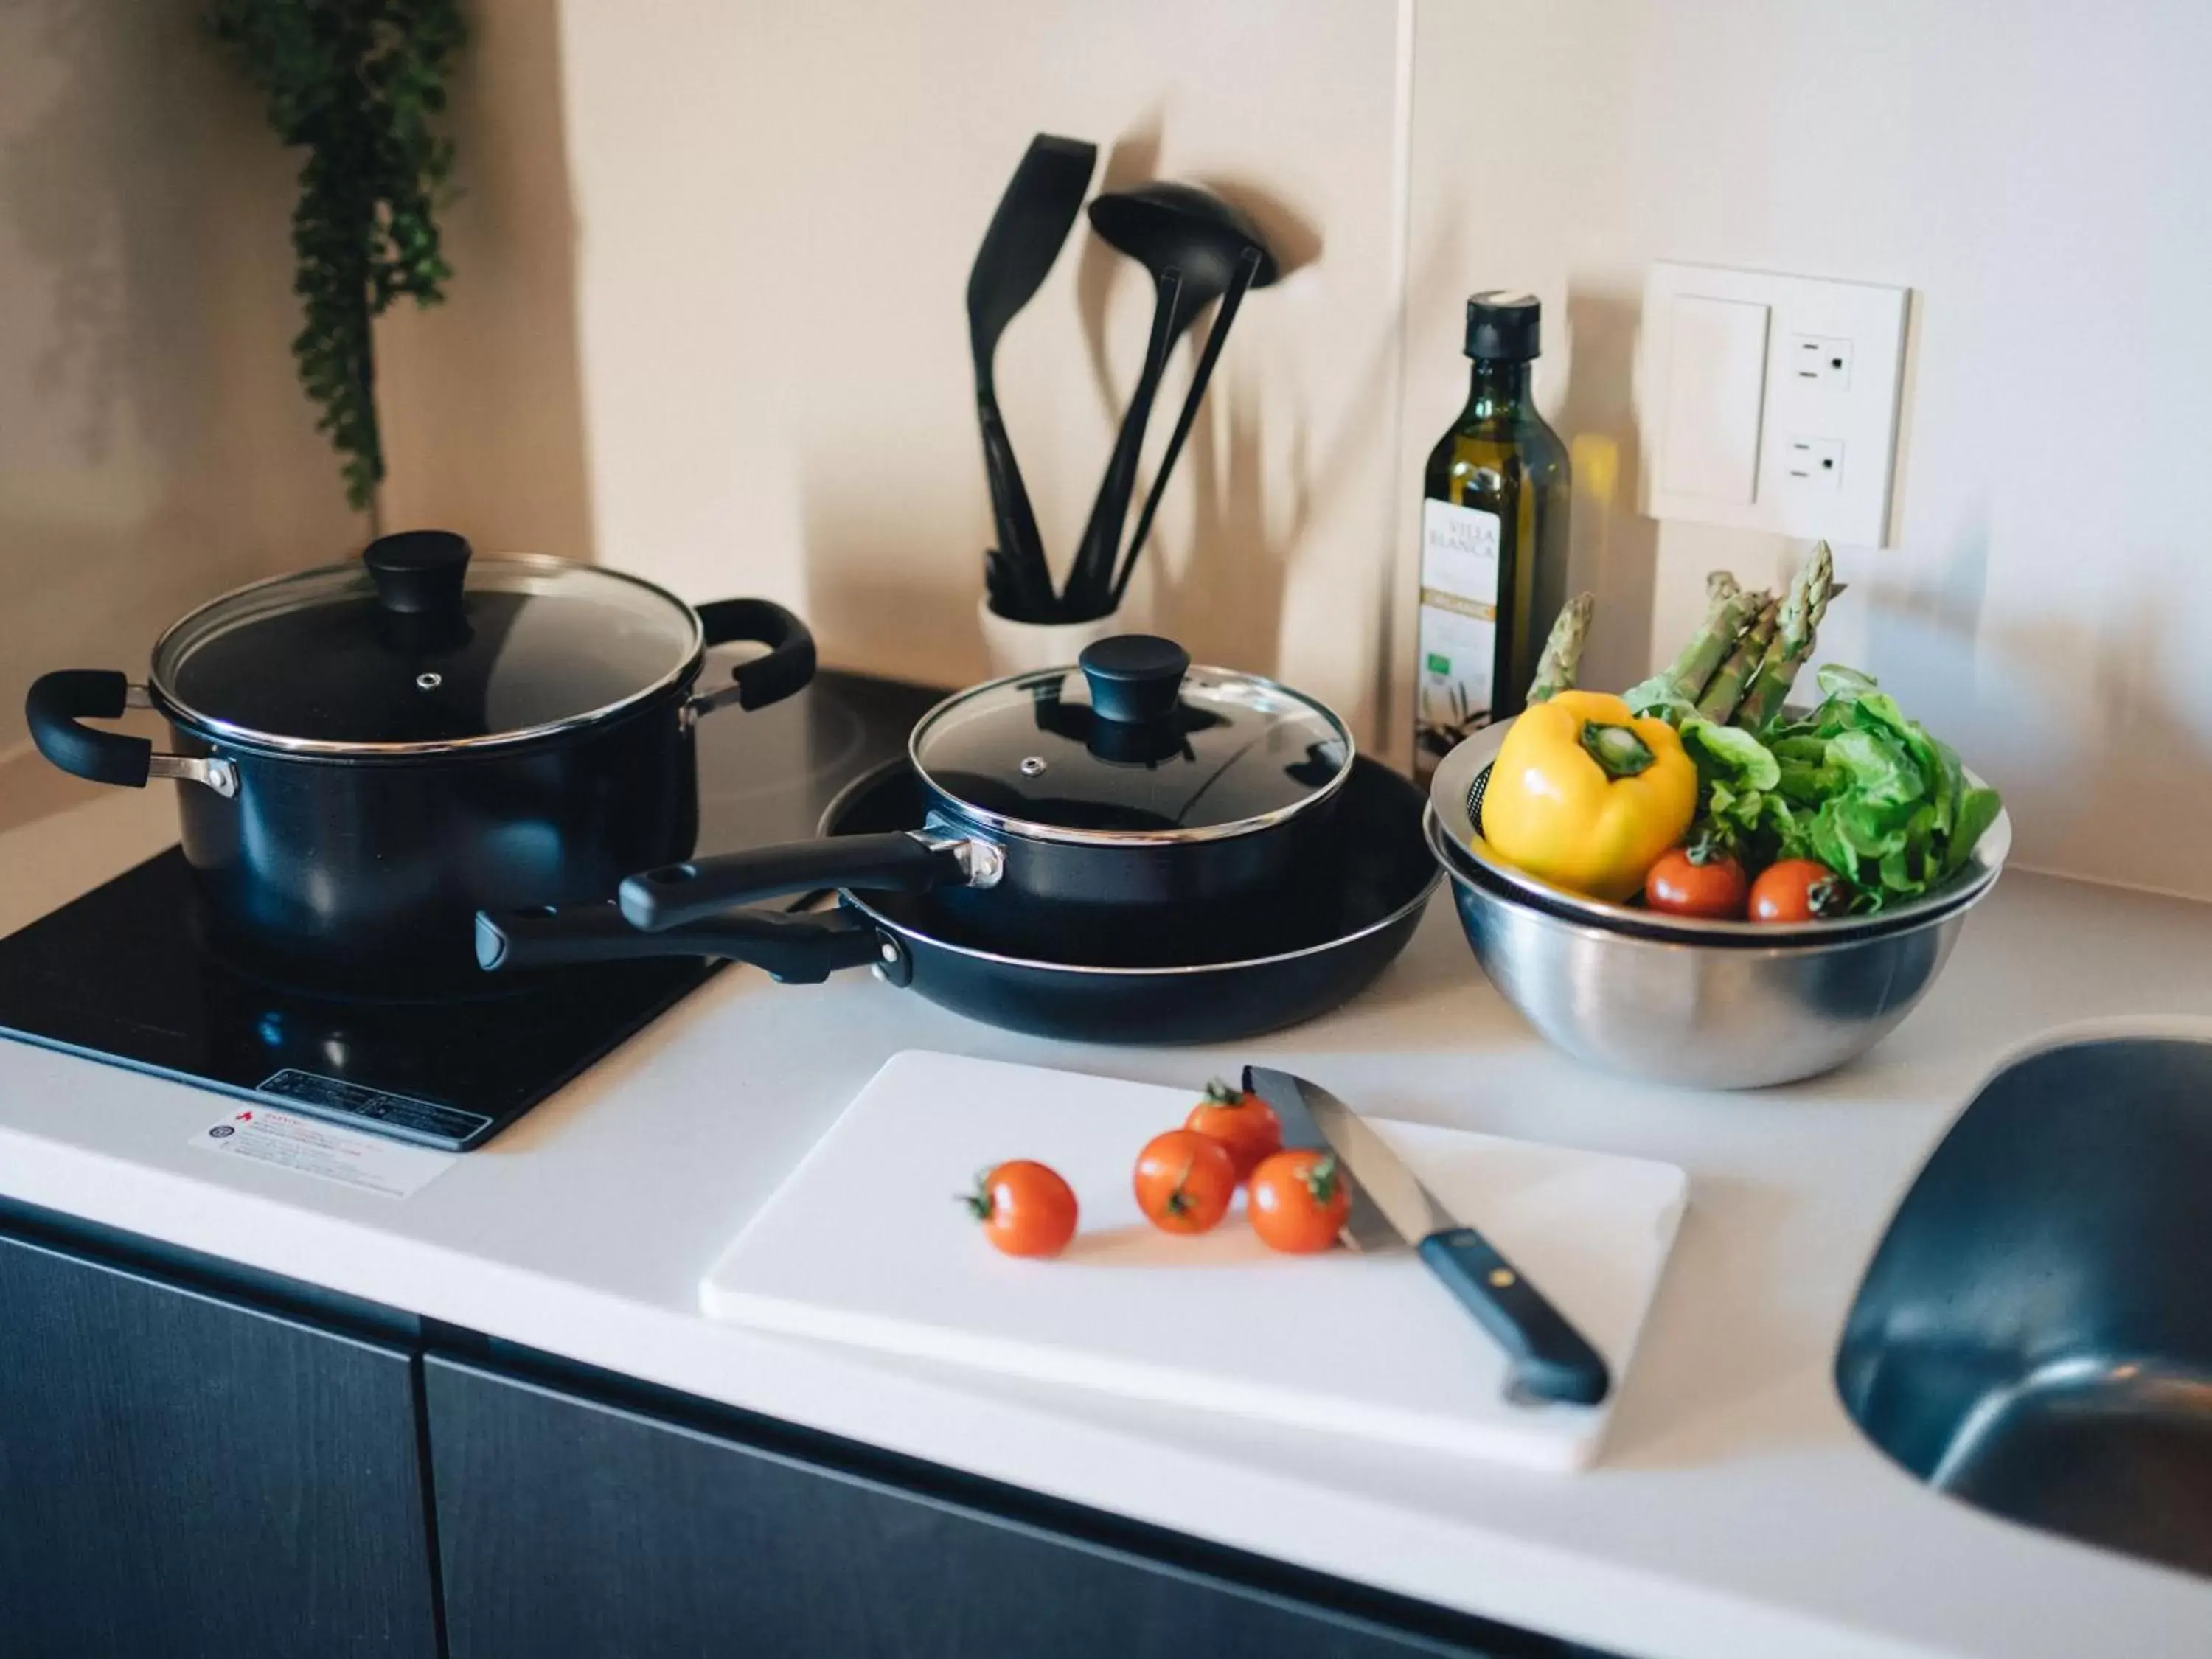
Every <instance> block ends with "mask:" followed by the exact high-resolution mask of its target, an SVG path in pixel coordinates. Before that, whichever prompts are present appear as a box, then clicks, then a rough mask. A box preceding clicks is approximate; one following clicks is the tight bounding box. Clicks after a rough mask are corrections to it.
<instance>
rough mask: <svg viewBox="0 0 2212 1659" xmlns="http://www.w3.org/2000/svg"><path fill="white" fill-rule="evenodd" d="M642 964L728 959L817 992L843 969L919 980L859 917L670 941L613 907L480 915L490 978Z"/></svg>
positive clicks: (691, 932)
mask: <svg viewBox="0 0 2212 1659" xmlns="http://www.w3.org/2000/svg"><path fill="white" fill-rule="evenodd" d="M631 957H726V958H727V959H728V960H730V961H732V962H749V963H751V964H752V965H753V966H754V967H756V968H761V969H766V970H767V972H768V975H769V977H770V978H771V979H775V980H777V981H781V982H783V983H786V984H793V985H818V984H819V983H821V981H823V980H825V979H827V978H828V977H829V975H831V974H834V973H836V971H837V970H838V969H841V968H866V967H876V968H879V969H882V970H883V975H884V978H885V979H887V980H889V981H890V982H891V983H892V984H894V985H904V984H905V983H907V982H908V981H909V980H910V979H912V978H913V977H914V964H913V960H912V958H911V957H908V955H907V951H906V946H905V945H903V944H902V943H901V942H900V940H899V939H897V938H896V937H895V936H893V935H891V934H889V933H878V931H877V929H876V927H875V925H874V924H873V923H872V922H871V921H868V920H867V918H866V917H865V916H863V915H860V913H859V912H858V911H854V910H837V911H835V912H833V913H831V914H830V915H824V916H793V915H783V914H781V913H780V912H776V911H772V910H743V911H737V912H734V913H732V914H731V915H722V916H716V917H715V918H714V919H713V920H712V921H702V922H695V923H693V924H692V925H691V926H690V927H682V928H677V929H674V930H672V931H671V932H668V933H640V932H638V930H637V929H636V928H635V927H631V926H630V925H629V922H627V921H624V920H623V914H622V909H621V907H620V906H618V905H616V904H614V903H612V902H604V903H599V904H571V905H546V906H544V908H540V909H536V910H511V911H505V912H501V913H500V914H497V915H494V914H493V913H491V912H489V911H485V910H479V911H478V912H477V966H478V967H480V968H482V969H483V970H484V971H485V972H487V973H505V972H509V971H513V970H518V969H526V968H551V967H558V966H562V965H563V964H566V963H580V962H619V961H623V960H626V959H628V958H631Z"/></svg>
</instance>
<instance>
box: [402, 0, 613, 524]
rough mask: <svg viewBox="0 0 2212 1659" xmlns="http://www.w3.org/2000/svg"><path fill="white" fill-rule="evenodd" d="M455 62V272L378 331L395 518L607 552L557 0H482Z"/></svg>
mask: <svg viewBox="0 0 2212 1659" xmlns="http://www.w3.org/2000/svg"><path fill="white" fill-rule="evenodd" d="M468 15H469V21H470V27H471V40H470V44H469V47H468V50H467V51H466V52H465V53H464V54H463V55H462V57H461V58H460V59H459V62H458V64H456V65H455V67H454V72H453V82H452V87H451V92H452V100H453V101H452V104H451V106H450V109H449V112H448V113H449V131H451V132H452V133H453V141H454V144H455V147H456V150H457V159H456V161H455V164H454V178H453V200H452V201H451V202H450V203H449V204H447V207H446V208H445V210H444V211H443V212H442V214H441V219H440V224H441V234H442V236H443V238H444V242H445V246H446V252H447V259H448V261H449V262H450V263H451V264H452V265H453V269H454V271H455V276H454V279H453V283H452V284H451V285H450V286H449V288H448V290H447V299H446V301H445V303H444V304H442V305H439V306H435V307H431V308H429V309H428V310H418V309H416V307H412V306H402V307H398V308H397V309H395V310H392V311H390V312H387V313H385V315H384V317H383V318H382V319H380V321H379V323H378V325H377V342H376V349H377V375H378V386H379V392H378V399H379V410H380V416H381V418H382V421H383V423H384V428H385V464H386V468H387V469H388V471H387V476H386V480H385V488H384V495H383V503H382V505H383V508H384V517H385V522H386V525H388V526H391V527H392V528H393V529H403V528H405V527H407V526H420V525H428V524H435V525H438V526H441V527H443V528H446V529H450V530H458V531H459V532H462V533H463V534H464V535H465V536H468V537H469V538H471V540H473V541H474V542H475V543H476V544H477V545H478V546H479V547H482V548H484V549H486V550H529V551H537V552H543V553H557V554H559V555H561V556H563V557H566V558H572V559H588V558H590V557H591V556H592V539H593V538H592V509H591V479H590V471H589V467H588V465H587V462H586V439H585V411H584V401H583V386H582V381H581V380H580V368H579V365H578V361H577V346H576V222H575V216H574V210H573V208H572V205H571V202H570V197H569V180H568V139H567V135H566V133H565V131H563V128H562V110H561V29H560V5H559V0H479V3H477V4H475V5H473V6H471V7H470V8H469V13H468Z"/></svg>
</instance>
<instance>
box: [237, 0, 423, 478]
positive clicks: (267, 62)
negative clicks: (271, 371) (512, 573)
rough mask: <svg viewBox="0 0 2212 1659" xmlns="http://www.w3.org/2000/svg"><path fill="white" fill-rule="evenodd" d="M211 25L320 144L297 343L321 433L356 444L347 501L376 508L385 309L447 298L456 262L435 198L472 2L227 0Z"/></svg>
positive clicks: (305, 220) (299, 129) (303, 133)
mask: <svg viewBox="0 0 2212 1659" xmlns="http://www.w3.org/2000/svg"><path fill="white" fill-rule="evenodd" d="M207 23H208V27H209V29H210V32H211V33H213V34H214V36H215V38H216V40H219V41H221V42H222V44H223V45H224V46H227V47H228V48H229V49H230V50H231V52H233V53H234V55H235V56H236V58H238V61H239V63H240V64H241V65H242V66H243V67H244V69H245V70H246V74H247V76H249V77H250V78H251V79H252V82H253V84H254V85H255V86H256V87H258V88H259V89H260V90H261V92H262V93H263V94H264V95H265V96H266V98H267V99H268V105H269V123H270V125H271V126H272V127H274V128H275V129H276V136H277V137H279V138H281V139H282V140H283V142H284V143H285V144H286V145H288V146H296V147H298V148H301V149H305V150H306V151H307V162H306V165H305V166H303V167H301V169H300V202H299V205H298V206H297V207H296V208H295V209H294V210H293V213H292V250H293V252H294V253H295V256H296V257H297V258H298V260H299V269H298V271H297V273H296V274H295V276H294V277H293V281H292V288H293V291H294V292H295V293H296V294H298V295H299V296H300V301H301V310H302V311H303V313H305V316H306V319H307V322H306V326H305V327H303V328H302V329H301V331H300V335H299V337H298V338H297V339H295V340H294V341H293V342H292V355H293V356H295V357H296V358H298V359H299V362H300V381H301V385H302V386H305V387H306V388H307V395H308V397H310V398H313V400H314V401H315V403H316V404H319V406H320V408H321V410H322V416H321V418H320V419H319V421H317V422H316V428H317V430H319V431H322V432H327V433H329V434H330V435H331V446H332V447H334V448H336V449H337V452H338V453H339V454H340V455H342V456H343V457H344V463H343V468H342V471H343V473H344V476H345V485H346V500H347V501H348V502H349V503H350V504H351V505H352V506H353V507H354V508H355V510H356V511H362V510H367V511H369V512H371V513H374V507H375V501H376V489H377V486H378V485H379V484H380V483H382V482H383V481H384V443H383V440H382V437H381V435H380V433H379V431H378V429H377V422H376V350H375V341H374V335H373V333H372V331H371V329H370V326H369V325H370V324H371V322H372V321H373V320H374V319H375V318H377V317H379V316H380V315H382V314H383V313H384V311H385V310H386V308H387V307H389V306H390V305H391V304H392V301H394V300H396V299H398V298H399V297H400V296H401V295H406V296H407V297H409V298H410V299H412V300H413V301H415V302H416V304H417V305H424V306H427V305H435V304H436V303H437V302H438V301H440V300H441V299H443V298H444V297H445V283H446V282H447V278H449V277H450V276H452V275H453V270H452V268H451V267H450V266H448V265H447V264H446V261H445V258H444V256H443V254H442V253H441V252H440V248H439V243H438V225H437V221H436V219H435V217H434V216H433V213H432V209H433V208H434V207H435V206H438V205H441V204H442V202H443V200H444V188H445V185H446V183H447V179H449V178H450V177H451V175H452V173H453V141H452V140H451V139H450V138H446V137H441V136H440V135H439V134H438V133H437V131H435V127H434V125H433V124H434V122H435V118H437V117H438V116H439V115H441V113H442V112H444V110H445V107H446V74H447V68H448V66H449V65H450V64H451V62H452V60H453V55H454V54H455V53H456V52H458V51H459V48H460V46H461V45H462V43H463V42H464V41H465V39H466V38H467V30H466V28H465V26H464V25H463V23H462V21H461V14H460V8H459V4H458V3H457V0H212V3H211V4H210V8H209V10H208V13H207Z"/></svg>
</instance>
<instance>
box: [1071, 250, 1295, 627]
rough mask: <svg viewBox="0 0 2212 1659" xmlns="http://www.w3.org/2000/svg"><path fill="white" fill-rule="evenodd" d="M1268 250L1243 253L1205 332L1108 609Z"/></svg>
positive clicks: (1117, 602) (1133, 565)
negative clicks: (1239, 310)
mask: <svg viewBox="0 0 2212 1659" xmlns="http://www.w3.org/2000/svg"><path fill="white" fill-rule="evenodd" d="M1266 254H1267V250H1266V249H1265V248H1262V247H1259V246H1252V247H1248V248H1246V249H1245V250H1244V253H1243V258H1240V259H1239V260H1238V261H1237V276H1236V279H1235V280H1234V281H1232V282H1231V283H1230V284H1229V292H1228V293H1226V294H1225V295H1222V296H1221V309H1220V310H1219V311H1218V312H1216V313H1214V317H1213V326H1212V328H1210V329H1208V330H1207V331H1206V349H1205V350H1203V351H1201V352H1200V353H1199V356H1198V367H1197V368H1195V369H1194V370H1193V371H1192V372H1191V377H1190V394H1189V396H1188V397H1186V398H1184V399H1183V400H1182V414H1180V415H1178V416H1176V424H1175V431H1174V432H1173V433H1171V434H1170V435H1169V438H1168V447H1167V449H1166V452H1165V453H1163V454H1162V455H1161V457H1160V470H1159V471H1158V472H1156V473H1155V474H1153V475H1152V494H1151V495H1147V496H1146V497H1145V510H1144V511H1143V512H1141V513H1139V514H1137V530H1136V533H1135V534H1134V535H1133V536H1131V537H1130V538H1129V550H1128V552H1127V553H1126V554H1124V555H1123V556H1122V558H1121V574H1119V575H1117V576H1115V578H1114V595H1113V599H1112V600H1111V602H1110V604H1109V607H1108V608H1109V610H1113V611H1119V610H1120V609H1121V595H1122V594H1123V593H1124V592H1127V590H1128V586H1129V578H1130V577H1132V576H1133V575H1135V574H1137V556H1138V555H1139V553H1141V552H1143V551H1144V550H1145V538H1146V536H1148V535H1150V534H1151V533H1152V520H1153V518H1154V516H1155V515H1156V514H1157V513H1158V512H1159V510H1160V497H1161V496H1163V495H1166V494H1167V489H1168V475H1169V474H1170V473H1171V472H1173V471H1175V464H1176V458H1177V457H1178V456H1180V455H1181V454H1182V445H1183V440H1184V439H1186V438H1188V437H1189V436H1190V428H1191V426H1192V424H1193V422H1195V421H1196V420H1197V419H1198V405H1199V401H1200V399H1201V398H1204V397H1205V396H1206V382H1207V381H1208V380H1212V378H1213V366H1214V364H1215V363H1217V362H1219V361H1220V358H1221V347H1222V343H1223V342H1224V341H1225V340H1227V339H1228V337H1229V325H1230V324H1231V323H1233V322H1235V321H1236V320H1237V307H1239V306H1241V305H1243V303H1244V295H1245V291H1246V290H1247V289H1250V288H1252V287H1254V286H1255V285H1256V283H1257V282H1258V280H1259V275H1260V262H1261V259H1262V258H1265V257H1266Z"/></svg>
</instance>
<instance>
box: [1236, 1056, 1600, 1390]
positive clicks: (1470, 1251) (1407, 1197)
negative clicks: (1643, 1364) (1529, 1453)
mask: <svg viewBox="0 0 2212 1659" xmlns="http://www.w3.org/2000/svg"><path fill="white" fill-rule="evenodd" d="M1244 1087H1245V1090H1246V1091H1247V1092H1248V1093H1251V1094H1255V1095H1257V1096H1259V1097H1260V1098H1261V1099H1262V1100H1264V1101H1266V1102H1267V1104H1268V1105H1269V1106H1270V1107H1272V1108H1273V1109H1274V1113H1275V1116H1276V1118H1277V1119H1278V1120H1279V1121H1280V1122H1281V1124H1282V1129H1283V1145H1284V1146H1286V1147H1310V1148H1312V1149H1314V1150H1316V1151H1319V1150H1323V1149H1326V1150H1328V1151H1329V1152H1334V1153H1335V1154H1336V1156H1337V1157H1338V1158H1339V1159H1340V1160H1341V1161H1342V1163H1343V1164H1344V1167H1345V1169H1346V1170H1347V1171H1348V1172H1349V1173H1350V1174H1351V1176H1352V1204H1351V1207H1350V1209H1349V1210H1348V1211H1347V1212H1346V1216H1345V1221H1344V1228H1343V1231H1342V1232H1341V1233H1340V1237H1341V1238H1342V1240H1343V1242H1344V1243H1346V1245H1347V1246H1349V1247H1350V1248H1352V1249H1360V1250H1371V1249H1382V1248H1389V1247H1390V1246H1392V1245H1410V1246H1411V1247H1413V1249H1415V1250H1416V1251H1418V1252H1419V1255H1420V1258H1421V1261H1422V1263H1423V1264H1424V1265H1425V1267H1427V1268H1428V1269H1429V1271H1430V1272H1431V1273H1433V1274H1435V1275H1436V1277H1437V1279H1438V1280H1440V1281H1441V1282H1442V1283H1443V1285H1444V1287H1445V1288H1446V1289H1447V1290H1449V1291H1450V1292H1451V1293H1452V1294H1453V1295H1454V1296H1455V1297H1457V1298H1458V1299H1459V1301H1460V1304H1461V1305H1462V1306H1463V1307H1465V1308H1466V1309H1467V1310H1468V1312H1469V1313H1471V1314H1473V1315H1474V1317H1475V1320H1476V1322H1478V1323H1480V1325H1481V1326H1482V1328H1484V1329H1485V1330H1486V1331H1487V1332H1489V1334H1491V1336H1492V1338H1493V1339H1494V1340H1496V1341H1497V1342H1498V1346H1501V1347H1503V1348H1504V1350H1505V1353H1506V1358H1507V1360H1508V1362H1509V1363H1508V1365H1507V1370H1506V1379H1505V1391H1506V1394H1507V1395H1508V1397H1509V1398H1511V1399H1514V1400H1516V1401H1561V1402H1565V1403H1570V1404H1573V1405H1578V1406H1595V1405H1596V1404H1597V1403H1598V1402H1599V1401H1602V1400H1603V1399H1604V1398H1605V1396H1606V1394H1607V1390H1608V1389H1610V1388H1611V1386H1612V1378H1611V1376H1610V1375H1609V1373H1608V1372H1607V1370H1606V1364H1605V1358H1604V1356H1603V1355H1601V1354H1600V1353H1599V1352H1598V1351H1597V1350H1596V1349H1595V1347H1593V1346H1591V1345H1590V1342H1589V1338H1587V1337H1585V1336H1584V1335H1583V1334H1582V1333H1581V1332H1580V1331H1578V1330H1577V1329H1576V1328H1574V1326H1573V1325H1572V1324H1571V1323H1570V1322H1568V1320H1567V1318H1566V1316H1565V1315H1564V1314H1562V1313H1561V1312H1560V1311H1559V1310H1558V1309H1557V1308H1556V1307H1554V1306H1553V1304H1552V1303H1551V1301H1550V1299H1549V1298H1547V1297H1546V1296H1545V1295H1544V1293H1543V1292H1542V1291H1539V1290H1538V1289H1537V1288H1536V1287H1535V1286H1534V1285H1532V1284H1530V1283H1529V1282H1528V1279H1525V1278H1523V1277H1522V1274H1521V1272H1520V1270H1519V1269H1518V1268H1516V1267H1515V1266H1514V1265H1513V1264H1512V1263H1511V1262H1510V1261H1507V1260H1506V1259H1505V1256H1504V1253H1503V1252H1501V1251H1500V1250H1499V1249H1498V1247H1497V1246H1496V1245H1494V1244H1492V1243H1491V1242H1490V1241H1489V1240H1488V1239H1487V1238H1485V1237H1483V1236H1482V1234H1481V1233H1480V1231H1477V1230H1476V1229H1474V1228H1473V1227H1470V1226H1468V1225H1467V1224H1466V1223H1465V1222H1464V1221H1462V1220H1461V1219H1460V1218H1458V1217H1456V1216H1455V1215H1453V1214H1452V1213H1451V1212H1450V1211H1449V1210H1448V1209H1446V1208H1445V1207H1444V1206H1443V1204H1442V1203H1440V1202H1438V1201H1437V1196H1436V1194H1433V1193H1431V1191H1430V1190H1429V1189H1428V1188H1426V1187H1425V1186H1423V1185H1422V1184H1421V1180H1420V1177H1419V1176H1417V1175H1415V1174H1414V1173H1413V1170H1411V1169H1409V1168H1408V1167H1407V1164H1406V1161H1405V1160H1404V1159H1403V1158H1400V1157H1399V1156H1398V1154H1397V1153H1396V1152H1393V1151H1392V1150H1391V1149H1390V1144H1389V1142H1388V1141H1386V1140H1384V1139H1383V1137H1382V1136H1381V1135H1379V1134H1377V1133H1376V1132H1375V1129H1374V1127H1373V1126H1372V1125H1371V1124H1370V1123H1368V1122H1367V1121H1365V1120H1364V1119H1363V1118H1362V1117H1361V1116H1360V1115H1359V1114H1358V1113H1357V1112H1355V1111H1353V1110H1352V1108H1351V1107H1349V1106H1347V1105H1346V1104H1345V1103H1344V1102H1342V1101H1341V1100H1339V1099H1338V1098H1337V1097H1335V1096H1334V1095H1333V1094H1331V1093H1330V1092H1329V1091H1328V1090H1326V1089H1324V1088H1322V1086H1321V1085H1319V1084H1317V1083H1311V1082H1309V1081H1307V1080H1306V1079H1304V1078H1302V1077H1294V1076H1292V1075H1291V1073H1288V1072H1278V1071H1273V1070H1271V1069H1269V1068H1268V1067H1267V1066H1246V1067H1245V1068H1244Z"/></svg>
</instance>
